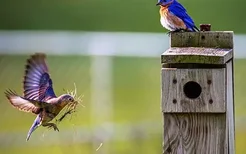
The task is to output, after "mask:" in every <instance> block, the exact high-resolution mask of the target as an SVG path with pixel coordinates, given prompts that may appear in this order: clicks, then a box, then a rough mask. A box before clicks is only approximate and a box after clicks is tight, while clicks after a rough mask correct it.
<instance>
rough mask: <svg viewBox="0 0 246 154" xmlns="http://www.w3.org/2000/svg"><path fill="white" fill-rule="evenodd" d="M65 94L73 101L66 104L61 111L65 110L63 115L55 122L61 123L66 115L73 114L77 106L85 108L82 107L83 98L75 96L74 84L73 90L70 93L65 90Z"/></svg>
mask: <svg viewBox="0 0 246 154" xmlns="http://www.w3.org/2000/svg"><path fill="white" fill-rule="evenodd" d="M67 94H69V95H71V96H72V97H73V98H74V101H73V102H69V103H68V104H67V106H66V107H65V108H64V109H63V110H65V113H64V114H62V116H61V117H60V118H59V119H57V120H56V122H61V121H62V120H63V119H64V118H65V117H66V116H67V115H69V114H72V113H74V112H75V111H76V109H77V106H78V105H80V106H82V107H85V106H84V105H82V101H83V100H82V98H83V96H81V95H79V96H78V95H77V88H76V84H75V83H74V90H70V91H69V90H67Z"/></svg>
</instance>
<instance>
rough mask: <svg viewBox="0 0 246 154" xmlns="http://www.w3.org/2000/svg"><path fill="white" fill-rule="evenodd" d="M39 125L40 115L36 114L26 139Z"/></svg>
mask: <svg viewBox="0 0 246 154" xmlns="http://www.w3.org/2000/svg"><path fill="white" fill-rule="evenodd" d="M40 125H41V117H40V115H38V116H37V117H36V119H35V120H34V122H33V124H32V127H31V128H30V130H29V131H28V134H27V138H26V141H28V140H29V139H30V137H31V134H32V132H34V131H35V130H36V129H37V128H38V127H39V126H40Z"/></svg>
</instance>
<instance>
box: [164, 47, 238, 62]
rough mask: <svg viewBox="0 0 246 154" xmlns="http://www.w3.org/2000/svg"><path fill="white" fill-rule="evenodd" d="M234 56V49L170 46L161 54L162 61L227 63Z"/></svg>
mask: <svg viewBox="0 0 246 154" xmlns="http://www.w3.org/2000/svg"><path fill="white" fill-rule="evenodd" d="M232 57H233V51H232V49H221V48H201V47H182V48H176V47H173V48H169V49H168V50H167V51H165V52H164V53H163V54H162V55H161V62H162V63H196V64H225V63H226V62H227V61H229V60H230V59H231V58H232Z"/></svg>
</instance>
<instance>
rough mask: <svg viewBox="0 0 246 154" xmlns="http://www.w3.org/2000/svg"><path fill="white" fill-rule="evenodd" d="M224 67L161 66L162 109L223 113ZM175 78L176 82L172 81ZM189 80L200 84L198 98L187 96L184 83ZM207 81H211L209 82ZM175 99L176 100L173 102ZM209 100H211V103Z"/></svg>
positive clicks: (167, 110) (164, 110) (224, 93)
mask: <svg viewBox="0 0 246 154" xmlns="http://www.w3.org/2000/svg"><path fill="white" fill-rule="evenodd" d="M225 73H226V69H225V68H221V69H175V68H162V91H161V96H162V111H163V112H165V113H167V112H169V113H172V112H190V113H191V112H213V113H215V112H216V113H225V112H226V107H225V101H226V100H225V99H226V96H225V95H226V87H225V84H226V83H225V82H226V81H225V77H226V75H225ZM174 80H176V82H173V81H174ZM189 81H195V82H197V83H198V84H200V86H201V88H202V92H201V94H200V96H199V97H198V98H195V99H190V98H188V97H187V96H186V95H185V93H184V91H183V89H184V88H183V87H184V85H185V84H186V83H187V82H189ZM209 81H211V83H210V84H209ZM174 100H176V102H174ZM210 100H212V101H213V102H212V103H211V102H210Z"/></svg>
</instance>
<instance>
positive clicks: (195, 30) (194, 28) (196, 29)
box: [192, 26, 200, 32]
mask: <svg viewBox="0 0 246 154" xmlns="http://www.w3.org/2000/svg"><path fill="white" fill-rule="evenodd" d="M192 29H193V30H194V32H200V30H199V29H198V28H197V27H196V26H194V27H193V28H192Z"/></svg>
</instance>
